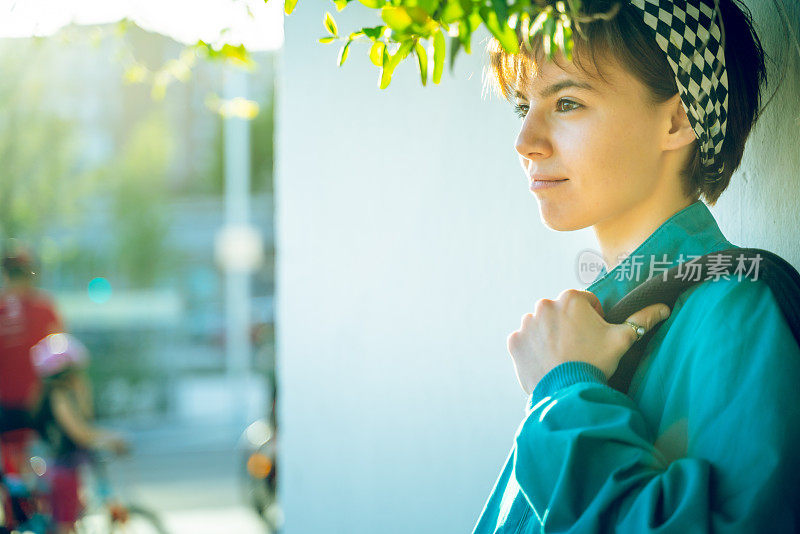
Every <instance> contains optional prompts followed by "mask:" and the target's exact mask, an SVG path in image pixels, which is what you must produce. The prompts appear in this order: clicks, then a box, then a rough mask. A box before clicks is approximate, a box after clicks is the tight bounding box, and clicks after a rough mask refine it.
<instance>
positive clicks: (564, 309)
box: [508, 289, 669, 395]
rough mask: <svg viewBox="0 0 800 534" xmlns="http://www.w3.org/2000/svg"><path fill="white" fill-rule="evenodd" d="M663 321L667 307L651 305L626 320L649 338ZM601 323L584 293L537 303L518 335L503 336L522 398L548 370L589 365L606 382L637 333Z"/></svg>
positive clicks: (591, 297)
mask: <svg viewBox="0 0 800 534" xmlns="http://www.w3.org/2000/svg"><path fill="white" fill-rule="evenodd" d="M662 310H665V311H666V314H665V315H664V316H661V312H662ZM668 316H669V307H668V306H667V305H666V304H653V305H650V306H648V307H646V308H643V309H641V310H639V311H637V312H636V313H634V314H633V315H631V316H630V317H628V319H627V320H628V321H631V322H633V323H636V324H638V325H640V326H643V327H644V328H645V332H648V331H650V329H651V328H653V327H654V326H655V325H656V324H657V323H658V322H660V321H662V320H664V319H666V318H667V317H668ZM603 317H604V313H603V307H602V306H601V304H600V300H599V299H598V298H597V296H595V294H594V293H591V292H589V291H580V290H577V289H567V290H565V291H563V292H562V293H561V294H560V295H559V296H558V298H557V299H556V300H550V299H540V300H539V301H538V302H537V303H536V306H535V308H534V313H528V314H525V315H524V316H523V317H522V325H521V326H520V329H519V330H516V331H514V332H512V333H511V335H509V336H508V352H509V353H510V354H511V357H512V359H513V360H514V367H515V369H516V372H517V379H518V380H519V383H520V385H521V386H522V389H523V390H524V391H525V394H526V395H530V393H531V392H532V391H533V388H534V387H535V386H536V384H537V383H538V382H539V380H541V379H542V377H543V376H544V375H546V374H547V373H548V372H549V371H550V370H551V369H553V368H554V367H556V366H558V365H559V364H562V363H564V362H569V361H582V362H588V363H591V364H593V365H595V366H596V367H598V368H600V369H601V370H602V371H603V373H605V375H606V378H610V377H611V375H613V374H614V372H615V371H616V370H617V366H618V365H619V360H620V359H621V358H622V356H623V355H624V354H625V353H626V352H627V351H628V349H629V348H630V347H631V345H633V344H634V343H635V342H636V332H634V330H633V328H632V327H631V326H630V325H628V324H625V323H622V324H611V323H607V322H606V321H605V320H604V319H603Z"/></svg>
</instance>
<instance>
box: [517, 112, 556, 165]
mask: <svg viewBox="0 0 800 534" xmlns="http://www.w3.org/2000/svg"><path fill="white" fill-rule="evenodd" d="M515 148H516V149H517V152H519V154H520V155H521V156H522V157H523V158H527V159H545V158H549V157H550V156H551V155H552V153H553V145H552V143H551V142H550V139H549V138H548V136H547V130H546V129H545V127H544V125H543V124H542V123H541V122H537V121H536V120H535V117H534V116H532V115H531V113H530V112H529V113H528V115H527V116H526V117H525V120H523V122H522V128H521V129H520V131H519V135H518V136H517V142H516V146H515Z"/></svg>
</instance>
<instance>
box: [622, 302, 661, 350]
mask: <svg viewBox="0 0 800 534" xmlns="http://www.w3.org/2000/svg"><path fill="white" fill-rule="evenodd" d="M669 314H670V309H669V306H667V305H666V304H651V305H650V306H647V307H646V308H642V309H641V310H639V311H637V312H636V313H634V314H633V315H631V316H630V317H628V319H627V321H630V322H632V323H634V324H637V325H639V326H641V327H643V328H644V332H642V335H644V334H646V333H647V332H649V331H650V330H652V329H653V327H655V326H656V325H657V324H658V323H660V322H661V321H663V320H664V319H666V318H667V317H669ZM614 331H615V332H617V333H618V334H619V336H620V339H621V341H622V343H623V344H624V346H626V347H630V346H631V345H633V344H634V343H636V341H637V340H638V339H639V336H638V335H637V333H636V330H634V328H633V327H632V326H631V325H629V324H627V323H622V324H618V325H614Z"/></svg>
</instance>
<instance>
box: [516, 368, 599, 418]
mask: <svg viewBox="0 0 800 534" xmlns="http://www.w3.org/2000/svg"><path fill="white" fill-rule="evenodd" d="M580 382H593V383H596V384H603V385H608V379H607V378H606V375H605V373H604V372H603V371H602V370H601V369H600V368H599V367H597V366H595V365H592V364H591V363H588V362H578V361H573V362H564V363H561V364H559V365H557V366H556V367H554V368H552V369H551V370H550V371H549V372H548V373H547V374H546V375H544V376H543V377H542V379H541V380H539V383H538V384H536V387H534V388H533V392H532V393H531V395H530V397H529V398H528V403H527V407H526V411H527V413H530V412H532V411H533V410H534V409H535V408H536V405H537V404H539V402H540V401H541V400H542V399H544V398H545V397H550V396H552V395H553V394H554V393H555V392H556V391H558V390H559V389H562V388H565V387H567V386H571V385H572V384H578V383H580Z"/></svg>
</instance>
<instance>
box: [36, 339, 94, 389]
mask: <svg viewBox="0 0 800 534" xmlns="http://www.w3.org/2000/svg"><path fill="white" fill-rule="evenodd" d="M31 361H32V362H33V368H34V369H35V370H36V374H38V375H39V376H40V377H42V378H47V377H50V376H53V375H55V374H58V373H60V372H61V371H64V370H66V369H68V368H71V367H83V366H84V365H85V364H86V362H88V361H89V351H87V350H86V347H85V346H84V345H83V343H81V342H80V341H78V340H77V339H76V338H75V337H74V336H72V335H70V334H65V333H62V332H59V333H57V334H50V335H49V336H47V337H45V338H43V339H41V340H40V341H39V342H38V343H36V345H34V346H33V347H31Z"/></svg>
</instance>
